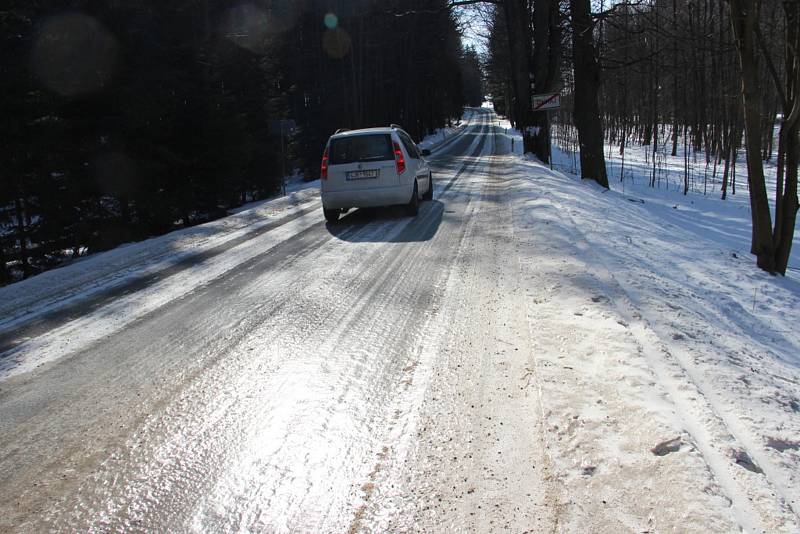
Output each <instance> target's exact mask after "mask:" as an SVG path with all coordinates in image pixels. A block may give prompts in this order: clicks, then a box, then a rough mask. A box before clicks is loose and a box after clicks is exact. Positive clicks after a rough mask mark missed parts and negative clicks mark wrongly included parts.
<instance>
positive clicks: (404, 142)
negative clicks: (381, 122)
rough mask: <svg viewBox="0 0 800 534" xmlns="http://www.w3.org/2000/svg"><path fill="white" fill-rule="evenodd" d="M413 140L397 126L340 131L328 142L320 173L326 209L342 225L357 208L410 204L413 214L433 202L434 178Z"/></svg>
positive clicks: (326, 216) (330, 220)
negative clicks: (344, 215) (421, 205)
mask: <svg viewBox="0 0 800 534" xmlns="http://www.w3.org/2000/svg"><path fill="white" fill-rule="evenodd" d="M429 155H430V151H429V150H420V149H419V148H418V147H417V145H416V144H415V143H414V141H412V140H411V137H410V136H409V135H408V134H407V133H406V132H404V131H403V130H402V129H401V128H400V127H399V126H397V125H396V124H393V125H391V126H389V127H383V128H365V129H362V130H339V131H337V132H336V133H335V134H334V135H332V136H331V137H330V139H328V144H327V145H326V146H325V152H324V154H323V155H322V165H321V168H320V178H321V186H320V192H321V194H322V209H323V212H324V214H325V219H326V220H328V221H329V222H336V221H337V220H338V219H339V215H340V214H341V213H342V212H344V211H347V210H349V209H351V208H368V207H375V206H389V205H393V204H404V205H405V206H406V208H407V210H408V212H409V214H411V215H416V214H417V212H418V211H419V201H420V199H422V200H430V199H432V198H433V176H432V174H431V170H430V167H429V166H428V162H427V161H425V156H429Z"/></svg>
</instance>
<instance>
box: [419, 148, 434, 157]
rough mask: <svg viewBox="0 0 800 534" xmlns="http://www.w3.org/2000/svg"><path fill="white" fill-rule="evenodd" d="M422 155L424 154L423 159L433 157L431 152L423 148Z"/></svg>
mask: <svg viewBox="0 0 800 534" xmlns="http://www.w3.org/2000/svg"><path fill="white" fill-rule="evenodd" d="M420 154H422V156H423V157H428V156H430V155H431V151H430V150H428V149H427V148H423V149H422V152H420Z"/></svg>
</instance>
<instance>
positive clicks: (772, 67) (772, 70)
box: [755, 24, 789, 114]
mask: <svg viewBox="0 0 800 534" xmlns="http://www.w3.org/2000/svg"><path fill="white" fill-rule="evenodd" d="M755 27H756V41H757V42H758V47H759V48H761V53H762V54H763V55H764V59H766V60H767V70H769V73H770V75H771V76H772V81H773V82H775V90H776V91H778V98H780V100H781V109H782V110H783V113H784V114H785V113H786V107H787V106H788V105H789V104H788V102H787V101H786V93H785V92H784V91H783V85H782V84H781V80H780V78H779V77H778V71H777V70H775V64H774V63H773V62H772V56H770V55H769V50H767V46H766V45H765V44H764V36H763V35H761V28H759V27H758V24H756V25H755Z"/></svg>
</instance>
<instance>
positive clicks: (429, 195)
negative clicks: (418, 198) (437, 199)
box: [422, 173, 433, 200]
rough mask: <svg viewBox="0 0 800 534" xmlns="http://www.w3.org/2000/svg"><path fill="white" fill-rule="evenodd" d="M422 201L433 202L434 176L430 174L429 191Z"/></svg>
mask: <svg viewBox="0 0 800 534" xmlns="http://www.w3.org/2000/svg"><path fill="white" fill-rule="evenodd" d="M422 200H433V174H431V173H428V190H427V191H425V194H424V195H422Z"/></svg>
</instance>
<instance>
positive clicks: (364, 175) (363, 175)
mask: <svg viewBox="0 0 800 534" xmlns="http://www.w3.org/2000/svg"><path fill="white" fill-rule="evenodd" d="M377 177H378V169H369V170H366V171H350V172H348V173H347V179H348V180H369V179H370V178H377Z"/></svg>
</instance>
